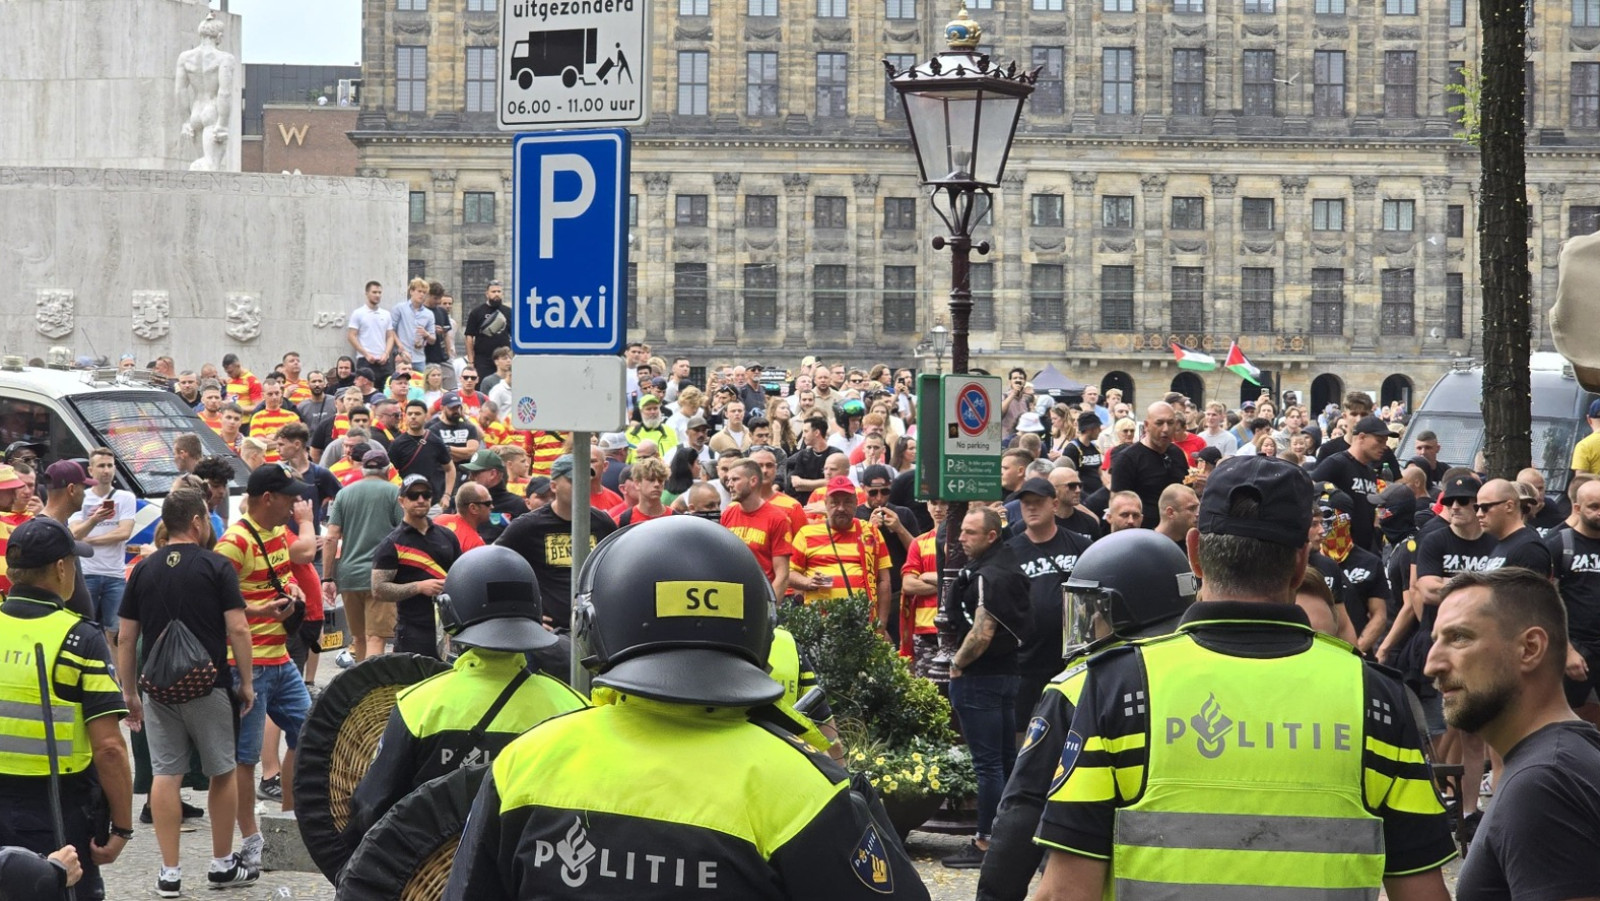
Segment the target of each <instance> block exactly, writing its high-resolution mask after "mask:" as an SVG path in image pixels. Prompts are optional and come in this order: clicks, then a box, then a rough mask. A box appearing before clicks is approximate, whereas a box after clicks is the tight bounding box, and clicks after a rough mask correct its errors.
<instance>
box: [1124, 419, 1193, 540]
mask: <svg viewBox="0 0 1600 901" xmlns="http://www.w3.org/2000/svg"><path fill="white" fill-rule="evenodd" d="M1176 422H1177V414H1176V413H1175V412H1174V411H1173V409H1172V405H1171V404H1168V403H1164V402H1162V401H1157V402H1155V403H1153V404H1151V405H1150V406H1149V407H1147V408H1146V409H1145V413H1144V437H1143V438H1141V439H1140V440H1139V442H1138V443H1137V444H1133V445H1130V446H1128V447H1124V448H1122V449H1121V450H1119V451H1117V453H1116V456H1115V458H1114V459H1113V461H1112V463H1111V491H1112V493H1113V494H1115V493H1117V492H1122V491H1131V492H1133V493H1134V494H1136V495H1138V496H1139V502H1140V504H1142V505H1143V517H1142V519H1143V522H1144V523H1146V524H1147V525H1148V526H1149V527H1150V528H1154V526H1155V524H1156V523H1157V522H1159V521H1160V520H1161V492H1162V490H1164V489H1165V488H1166V487H1167V486H1168V485H1172V484H1176V483H1179V482H1182V481H1183V477H1184V476H1186V475H1188V474H1189V459H1188V457H1186V456H1184V453H1183V451H1182V450H1181V449H1179V448H1177V447H1176V446H1174V445H1173V443H1172V434H1173V429H1174V427H1175V424H1176Z"/></svg>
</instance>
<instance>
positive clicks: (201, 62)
mask: <svg viewBox="0 0 1600 901" xmlns="http://www.w3.org/2000/svg"><path fill="white" fill-rule="evenodd" d="M196 31H198V32H199V33H200V43H198V44H196V45H195V46H194V47H193V48H192V49H189V50H185V51H183V52H182V53H180V54H178V75H177V91H178V102H179V103H180V104H181V105H182V106H184V107H187V108H188V117H187V118H185V119H184V122H183V129H182V130H183V136H184V138H185V139H187V140H189V141H199V142H200V147H199V150H200V155H199V156H198V157H196V158H195V161H194V162H192V163H190V164H189V169H190V170H191V171H196V172H221V171H224V170H227V171H235V172H236V171H238V169H239V166H238V158H239V155H238V153H229V152H228V148H229V144H230V142H232V141H234V140H236V137H235V135H234V133H233V131H231V130H230V129H229V128H228V123H229V121H230V118H229V117H230V116H231V114H232V112H233V108H234V107H236V106H238V105H239V92H240V90H241V89H242V88H243V85H242V84H241V83H240V80H239V60H238V58H237V57H235V56H234V55H233V54H231V53H229V52H228V51H226V50H223V49H222V48H221V47H220V46H219V45H220V44H221V42H222V34H223V31H224V29H223V26H222V22H220V21H218V19H217V17H216V15H215V14H212V13H207V14H206V18H205V21H203V22H201V23H200V27H199V28H198V29H196ZM229 161H232V162H233V164H234V165H232V166H231V167H230V166H229V165H228V163H229Z"/></svg>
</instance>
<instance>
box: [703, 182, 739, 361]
mask: <svg viewBox="0 0 1600 901" xmlns="http://www.w3.org/2000/svg"><path fill="white" fill-rule="evenodd" d="M712 181H713V182H714V183H715V184H716V188H717V209H716V212H715V214H714V217H715V218H714V219H713V220H712V226H713V228H712V229H711V234H710V240H711V247H710V248H709V249H708V250H707V252H706V259H707V260H708V261H709V265H708V266H707V267H706V279H707V282H708V284H707V286H706V289H707V290H708V291H709V292H710V295H711V296H710V297H708V298H707V302H706V315H707V317H708V321H707V322H706V328H707V329H708V330H710V332H711V340H712V342H713V343H716V344H737V343H738V342H739V336H740V335H742V334H743V332H744V317H743V316H741V315H740V312H741V310H742V306H741V304H740V301H739V296H740V291H741V285H742V278H741V276H740V273H739V264H738V262H737V260H738V246H737V243H736V242H737V241H738V229H737V228H736V225H737V223H738V207H739V173H737V172H718V173H717V174H716V175H714V176H713V177H712Z"/></svg>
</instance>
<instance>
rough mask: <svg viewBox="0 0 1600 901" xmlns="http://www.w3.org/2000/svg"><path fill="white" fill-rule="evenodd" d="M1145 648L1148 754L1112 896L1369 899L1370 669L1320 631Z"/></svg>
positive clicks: (1377, 857)
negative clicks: (1244, 653)
mask: <svg viewBox="0 0 1600 901" xmlns="http://www.w3.org/2000/svg"><path fill="white" fill-rule="evenodd" d="M1140 653H1141V655H1142V657H1143V662H1144V666H1145V670H1146V672H1147V673H1148V678H1149V698H1148V703H1149V706H1150V710H1149V717H1150V719H1149V722H1150V734H1149V742H1150V746H1149V748H1148V752H1149V763H1148V766H1147V769H1146V774H1147V775H1146V781H1145V786H1144V791H1143V793H1142V794H1140V795H1139V797H1138V799H1137V800H1136V801H1135V802H1134V803H1133V804H1131V805H1129V806H1127V807H1123V808H1120V809H1119V810H1118V811H1117V814H1116V826H1115V837H1114V840H1113V841H1114V844H1113V849H1114V850H1113V852H1112V860H1111V868H1112V873H1111V876H1112V884H1111V887H1112V888H1113V890H1114V892H1115V897H1117V898H1118V899H1123V901H1151V899H1179V898H1182V899H1185V901H1196V899H1198V901H1209V899H1223V898H1226V899H1230V901H1233V899H1253V898H1262V899H1266V898H1275V899H1276V898H1297V897H1301V895H1300V894H1298V893H1296V892H1294V889H1301V890H1316V891H1315V895H1314V896H1315V897H1316V898H1319V899H1324V901H1345V899H1349V901H1355V899H1368V898H1374V899H1375V898H1377V896H1378V887H1379V886H1380V885H1381V884H1382V881H1383V868H1384V846H1383V821H1382V820H1381V819H1380V818H1379V817H1377V816H1376V815H1374V814H1373V813H1372V812H1371V811H1369V810H1368V809H1367V807H1366V805H1365V803H1364V792H1363V779H1364V775H1363V772H1364V771H1363V754H1362V752H1363V749H1364V746H1365V743H1366V741H1367V739H1366V737H1365V706H1366V687H1365V673H1364V664H1363V663H1362V661H1361V659H1360V658H1359V657H1356V656H1355V655H1354V654H1352V653H1351V652H1350V648H1349V646H1348V645H1345V644H1344V643H1343V642H1337V641H1335V640H1331V639H1327V638H1325V637H1324V636H1321V635H1318V636H1316V640H1315V641H1313V642H1312V644H1311V647H1310V649H1309V650H1307V651H1305V652H1303V653H1300V654H1295V655H1293V656H1290V657H1279V658H1270V659H1257V658H1248V657H1234V656H1229V655H1227V654H1223V653H1219V652H1215V651H1211V650H1208V649H1206V648H1205V647H1203V646H1201V645H1200V644H1199V643H1197V642H1196V641H1194V639H1193V638H1191V637H1190V636H1189V635H1188V634H1186V633H1178V634H1176V635H1172V636H1167V637H1164V638H1158V639H1154V640H1152V641H1150V642H1148V643H1145V644H1143V645H1142V646H1141V648H1140ZM1127 700H1128V702H1129V703H1130V704H1144V703H1146V699H1144V698H1131V699H1127ZM1132 738H1133V740H1140V741H1142V740H1144V736H1142V735H1141V736H1134V737H1132ZM1305 897H1312V895H1311V894H1306V895H1305Z"/></svg>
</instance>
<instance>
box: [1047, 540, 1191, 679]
mask: <svg viewBox="0 0 1600 901" xmlns="http://www.w3.org/2000/svg"><path fill="white" fill-rule="evenodd" d="M1062 591H1063V592H1064V593H1065V595H1066V598H1065V604H1066V609H1065V611H1064V615H1063V618H1062V621H1063V623H1064V625H1065V631H1064V632H1063V634H1062V646H1063V648H1064V649H1065V650H1066V653H1067V655H1068V656H1073V655H1075V654H1076V653H1077V652H1079V651H1081V650H1082V649H1083V648H1085V647H1087V646H1088V645H1090V644H1092V643H1093V642H1094V641H1095V640H1096V639H1097V638H1101V637H1104V636H1103V635H1101V634H1098V633H1099V632H1101V631H1103V630H1097V629H1096V623H1097V621H1098V622H1099V623H1102V624H1104V626H1105V627H1106V628H1108V629H1109V630H1110V634H1112V635H1114V636H1116V637H1118V638H1123V639H1127V638H1134V637H1137V636H1138V635H1139V634H1140V633H1141V632H1144V631H1145V630H1147V629H1149V628H1150V627H1151V626H1155V625H1158V624H1161V623H1165V622H1167V621H1168V620H1171V619H1173V618H1175V617H1177V616H1178V615H1179V614H1181V613H1182V612H1183V611H1184V608H1186V607H1188V606H1189V605H1190V604H1192V603H1194V599H1195V577H1194V572H1193V571H1192V570H1190V568H1189V558H1188V557H1187V556H1185V555H1184V553H1183V551H1181V550H1179V549H1178V545H1177V543H1176V542H1174V541H1173V540H1172V539H1170V538H1167V537H1166V536H1164V535H1158V534H1156V533H1155V532H1153V531H1151V530H1149V529H1124V530H1123V531H1121V532H1113V533H1112V534H1110V535H1107V536H1106V537H1104V538H1102V539H1100V540H1099V541H1096V542H1095V543H1094V544H1092V545H1090V546H1089V549H1088V550H1086V551H1084V552H1083V553H1082V554H1081V555H1079V557H1078V563H1077V565H1076V566H1074V567H1073V568H1072V576H1071V578H1069V579H1067V581H1066V583H1065V584H1064V585H1063V586H1062Z"/></svg>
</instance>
